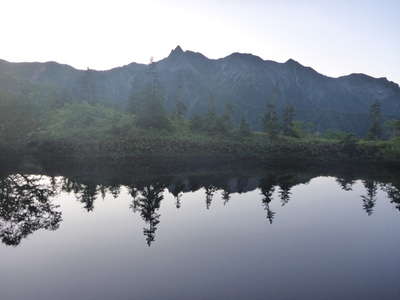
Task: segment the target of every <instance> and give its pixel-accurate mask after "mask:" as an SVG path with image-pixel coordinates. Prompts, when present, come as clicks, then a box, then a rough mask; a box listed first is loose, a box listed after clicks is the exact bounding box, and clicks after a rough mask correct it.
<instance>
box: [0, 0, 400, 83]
mask: <svg viewBox="0 0 400 300" xmlns="http://www.w3.org/2000/svg"><path fill="white" fill-rule="evenodd" d="M1 10H2V12H4V13H3V14H2V17H1V18H0V28H1V47H0V58H2V59H7V60H11V61H48V60H55V61H59V62H61V63H67V64H71V65H73V66H75V67H78V68H82V69H85V68H86V67H90V68H94V69H108V68H112V67H116V66H120V65H125V64H128V63H130V62H132V61H135V62H141V63H147V62H148V61H149V58H150V56H154V57H155V58H156V59H160V58H163V57H165V56H167V55H168V53H169V51H170V50H171V49H172V48H174V47H175V46H176V45H178V44H180V45H182V46H183V48H184V49H189V50H193V51H198V52H202V53H204V54H205V55H206V56H209V57H211V58H220V57H223V56H226V55H229V54H231V53H232V52H246V53H253V54H256V55H259V56H261V57H262V58H263V59H269V60H276V61H279V62H284V61H286V60H287V59H289V58H293V59H295V60H297V61H299V62H301V63H302V64H304V65H307V66H312V67H313V68H315V69H316V70H318V71H320V72H321V73H323V74H326V75H329V76H340V75H344V74H349V73H361V72H363V73H367V74H370V75H372V76H375V77H388V78H389V79H390V80H393V81H395V82H398V83H400V68H399V66H400V55H399V53H400V34H399V33H400V32H399V28H400V18H399V11H400V1H398V0H385V1H376V0H352V1H347V0H336V1H325V0H320V1H318V0H285V1H271V0H270V1H266V0H247V1H245V2H244V1H239V0H229V1H228V0H220V1H211V0H203V1H187V0H185V1H184V0H169V1H166V0H153V1H145V0H137V1H125V0H113V1H109V0H100V1H99V0H86V1H80V0H64V1H63V0H58V1H52V0H40V1H28V0H3V1H2V2H1Z"/></svg>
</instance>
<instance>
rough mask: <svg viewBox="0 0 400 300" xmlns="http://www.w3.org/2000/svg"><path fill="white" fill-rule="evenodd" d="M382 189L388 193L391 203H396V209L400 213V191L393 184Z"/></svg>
mask: <svg viewBox="0 0 400 300" xmlns="http://www.w3.org/2000/svg"><path fill="white" fill-rule="evenodd" d="M382 188H383V190H384V191H385V192H386V193H387V196H388V198H389V199H390V203H394V205H395V208H396V209H397V210H398V211H400V190H399V189H398V188H397V187H396V186H394V185H393V184H391V183H388V184H384V185H383V187H382Z"/></svg>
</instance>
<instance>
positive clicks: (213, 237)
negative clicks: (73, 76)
mask: <svg viewBox="0 0 400 300" xmlns="http://www.w3.org/2000/svg"><path fill="white" fill-rule="evenodd" d="M399 230H400V173H399V172H397V173H396V172H395V171H380V170H376V169H375V168H371V169H370V170H360V169H358V168H354V169H352V170H347V169H346V170H344V169H343V170H342V169H341V168H337V169H335V170H330V169H329V168H327V169H321V170H319V169H317V170H312V171H311V170H309V169H307V168H302V169H281V168H277V169H274V168H266V167H265V168H263V167H258V168H246V169H242V168H238V169H236V170H226V169H224V168H220V169H207V168H202V169H201V170H191V169H190V168H186V169H185V170H181V171H179V170H177V171H176V172H175V171H171V170H169V171H168V172H165V173H163V172H161V171H160V170H157V171H153V170H151V168H150V169H149V168H147V169H139V170H135V169H134V168H133V169H131V170H124V169H122V168H119V167H109V168H98V169H96V168H86V169H79V168H75V169H73V170H70V169H67V168H58V169H57V168H56V167H55V168H53V169H48V168H45V167H40V168H38V167H37V166H36V167H34V168H32V167H31V168H21V169H10V170H4V171H3V172H2V173H1V175H0V238H1V244H0V263H1V275H0V279H1V280H0V299H1V300H22V299H34V300H36V299H38V300H47V299H51V300H64V299H65V300H67V299H68V300H70V299H84V300H86V299H95V300H101V299H107V300H109V299H288V300H289V299H363V300H366V299H388V300H389V299H390V300H394V299H400V285H399V278H400V268H399V267H400V235H399V232H398V231H399Z"/></svg>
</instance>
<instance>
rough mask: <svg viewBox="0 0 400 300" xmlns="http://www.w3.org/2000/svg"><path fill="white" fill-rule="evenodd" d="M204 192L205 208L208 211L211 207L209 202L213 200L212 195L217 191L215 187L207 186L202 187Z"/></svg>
mask: <svg viewBox="0 0 400 300" xmlns="http://www.w3.org/2000/svg"><path fill="white" fill-rule="evenodd" d="M204 188H205V190H206V208H207V209H210V206H211V202H212V200H213V198H214V194H215V192H216V191H217V190H218V188H217V187H215V186H213V185H211V184H210V185H208V186H206V187H204Z"/></svg>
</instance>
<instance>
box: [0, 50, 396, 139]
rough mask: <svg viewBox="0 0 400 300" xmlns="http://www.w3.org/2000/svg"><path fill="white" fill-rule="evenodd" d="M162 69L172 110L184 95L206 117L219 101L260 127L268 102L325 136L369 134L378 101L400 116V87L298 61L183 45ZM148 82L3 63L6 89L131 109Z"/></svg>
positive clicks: (114, 73) (129, 68)
mask: <svg viewBox="0 0 400 300" xmlns="http://www.w3.org/2000/svg"><path fill="white" fill-rule="evenodd" d="M156 70H157V76H158V80H159V82H160V85H161V87H162V89H163V92H164V95H165V100H166V105H167V108H169V109H170V110H172V109H173V107H174V103H175V99H176V97H182V99H183V100H184V102H185V103H186V104H187V107H188V113H189V115H191V114H193V113H196V112H202V111H205V110H206V109H207V105H208V103H209V100H210V99H214V101H215V103H216V108H217V109H218V110H220V111H221V110H222V109H223V107H224V105H225V103H231V104H233V105H234V107H235V117H236V118H237V119H239V118H240V117H241V116H245V117H246V118H247V119H248V120H249V121H250V123H251V124H252V126H253V127H254V128H259V127H260V118H261V116H262V114H263V111H264V109H265V106H266V102H267V101H275V102H276V103H277V107H278V109H279V110H281V109H282V108H283V106H284V105H285V104H287V103H290V104H293V105H294V106H295V109H296V118H297V119H299V120H302V121H310V122H313V123H315V125H316V128H317V130H320V131H323V130H326V129H328V128H331V129H341V130H352V131H354V132H356V133H358V134H363V133H364V132H365V130H366V128H367V126H368V122H367V121H368V110H369V106H370V105H371V104H372V103H373V102H374V101H376V100H379V101H380V102H381V104H382V111H383V113H384V115H385V116H386V117H387V118H389V117H397V118H399V117H400V88H399V86H398V85H397V84H396V83H393V82H390V81H388V80H387V79H386V78H373V77H370V76H367V75H364V74H351V75H348V76H342V77H339V78H331V77H327V76H324V75H322V74H320V73H318V72H316V71H315V70H313V69H312V68H309V67H305V66H303V65H301V64H300V63H298V62H296V61H294V60H292V59H289V60H288V61H287V62H285V63H277V62H273V61H268V60H263V59H261V58H260V57H257V56H254V55H251V54H241V53H233V54H231V55H229V56H227V57H225V58H221V59H208V58H207V57H205V56H204V55H202V54H200V53H196V52H192V51H183V50H182V49H181V48H180V47H179V46H178V47H177V48H176V49H174V50H172V51H171V53H170V55H169V56H168V57H166V58H165V59H163V60H160V61H158V62H156ZM148 81H149V72H148V66H147V65H143V64H136V63H132V64H129V65H126V66H123V67H119V68H114V69H111V70H108V71H94V70H86V71H82V70H77V69H74V68H72V67H70V66H67V65H61V64H58V63H55V62H47V63H9V62H6V61H1V60H0V91H1V90H2V89H7V91H8V92H15V93H19V92H20V91H21V89H22V87H23V86H24V85H25V84H26V85H27V86H29V85H36V86H40V87H42V88H51V89H56V90H58V91H59V93H60V94H62V95H65V97H67V98H69V99H76V100H86V101H89V102H91V101H93V102H94V101H100V102H103V103H106V104H110V105H115V106H119V107H122V108H126V107H127V104H128V101H129V98H130V95H131V94H135V93H139V92H140V91H141V90H142V89H143V88H144V86H145V85H146V84H147V82H148ZM10 82H14V83H15V82H18V84H10Z"/></svg>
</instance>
